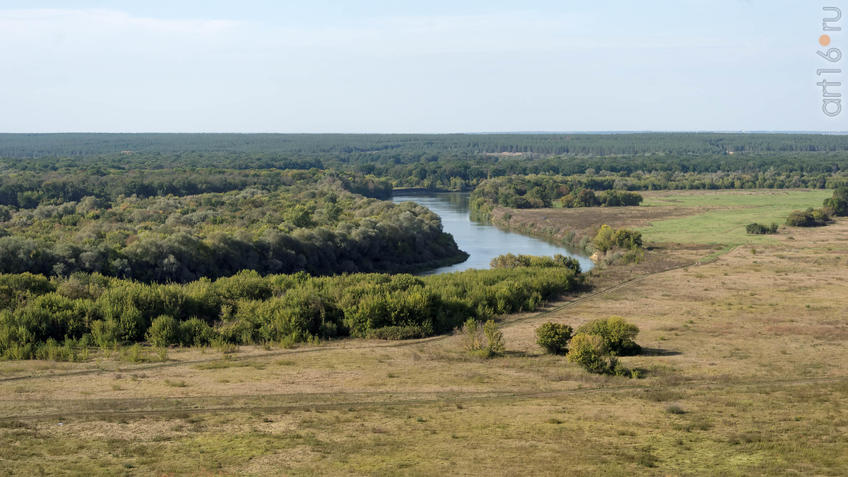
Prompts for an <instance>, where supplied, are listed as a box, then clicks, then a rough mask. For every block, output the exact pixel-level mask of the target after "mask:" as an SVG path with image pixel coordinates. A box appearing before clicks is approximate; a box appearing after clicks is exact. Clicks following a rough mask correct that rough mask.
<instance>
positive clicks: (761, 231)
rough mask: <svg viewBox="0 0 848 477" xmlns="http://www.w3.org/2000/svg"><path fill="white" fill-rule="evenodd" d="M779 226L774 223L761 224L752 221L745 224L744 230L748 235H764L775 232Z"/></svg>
mask: <svg viewBox="0 0 848 477" xmlns="http://www.w3.org/2000/svg"><path fill="white" fill-rule="evenodd" d="M778 227H779V226H778V225H777V224H775V223H773V224H771V225H763V224H758V223H756V222H754V223H753V224H748V225H746V226H745V231H746V232H748V234H750V235H766V234H776V233H777V228H778Z"/></svg>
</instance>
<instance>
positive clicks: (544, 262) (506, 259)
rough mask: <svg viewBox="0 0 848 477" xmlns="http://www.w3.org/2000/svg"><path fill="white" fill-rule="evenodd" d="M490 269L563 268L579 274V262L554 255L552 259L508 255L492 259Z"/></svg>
mask: <svg viewBox="0 0 848 477" xmlns="http://www.w3.org/2000/svg"><path fill="white" fill-rule="evenodd" d="M489 266H490V267H492V268H516V267H540V268H551V267H565V268H568V269H570V270H574V272H575V273H580V262H579V261H578V260H577V259H576V258H572V257H566V256H565V255H560V254H556V255H554V256H553V257H537V256H534V255H513V254H511V253H508V254H506V255H500V256H498V257H495V258H493V259H492V261H491V262H490V263H489Z"/></svg>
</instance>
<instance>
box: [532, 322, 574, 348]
mask: <svg viewBox="0 0 848 477" xmlns="http://www.w3.org/2000/svg"><path fill="white" fill-rule="evenodd" d="M572 333H574V329H573V328H572V327H570V326H568V325H564V324H560V323H552V322H548V323H544V324H543V325H542V326H540V327H538V328H536V343H538V344H539V346H541V347H542V348H543V349H544V350H545V351H546V352H548V353H550V354H565V353H567V352H568V342H569V341H570V340H571V335H572Z"/></svg>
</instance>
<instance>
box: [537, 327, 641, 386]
mask: <svg viewBox="0 0 848 477" xmlns="http://www.w3.org/2000/svg"><path fill="white" fill-rule="evenodd" d="M572 333H573V330H572V328H571V327H570V326H568V325H563V324H558V323H545V324H543V325H542V326H540V327H539V328H537V329H536V337H537V341H536V342H537V343H538V344H539V346H541V347H542V348H544V349H545V351H546V352H548V353H551V354H563V353H567V354H566V358H567V359H568V360H569V361H571V362H572V363H577V364H579V365H580V366H582V367H583V368H584V369H586V370H587V371H589V372H591V373H595V374H611V375H619V376H633V372H631V371H630V370H628V369H627V368H625V367H623V366H622V365H621V364H620V362H619V361H618V357H619V356H632V355H635V354H638V353H640V352H641V350H642V348H641V347H640V346H639V345H638V344H636V342H635V341H634V339H635V338H636V335H637V334H638V333H639V328H637V327H636V325H633V324H631V323H628V322H626V321H625V320H624V319H623V318H621V317H618V316H612V317H609V318H606V319H601V320H594V321H591V322H589V323H586V324H584V325H583V326H580V327H579V328H578V329H577V333H576V334H574V336H573V337H572Z"/></svg>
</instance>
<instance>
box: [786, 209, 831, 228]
mask: <svg viewBox="0 0 848 477" xmlns="http://www.w3.org/2000/svg"><path fill="white" fill-rule="evenodd" d="M832 222H833V219H831V218H830V214H829V213H828V211H827V210H825V209H813V208H809V209H807V210H796V211H795V212H792V213H791V214H789V217H787V218H786V225H789V226H792V227H823V226H825V225H828V224H830V223H832Z"/></svg>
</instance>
